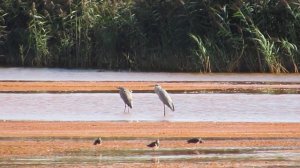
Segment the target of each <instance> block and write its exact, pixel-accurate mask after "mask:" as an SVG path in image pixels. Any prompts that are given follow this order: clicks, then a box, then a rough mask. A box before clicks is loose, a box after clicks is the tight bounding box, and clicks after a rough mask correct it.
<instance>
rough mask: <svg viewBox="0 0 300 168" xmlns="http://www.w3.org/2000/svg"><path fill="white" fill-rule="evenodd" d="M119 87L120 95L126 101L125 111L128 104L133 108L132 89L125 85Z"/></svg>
mask: <svg viewBox="0 0 300 168" xmlns="http://www.w3.org/2000/svg"><path fill="white" fill-rule="evenodd" d="M118 89H119V93H120V96H121V98H122V100H123V101H124V103H125V108H124V113H125V111H126V106H128V107H130V108H132V91H131V90H129V89H126V88H124V87H118ZM128 113H129V108H128Z"/></svg>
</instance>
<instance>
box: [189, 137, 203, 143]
mask: <svg viewBox="0 0 300 168" xmlns="http://www.w3.org/2000/svg"><path fill="white" fill-rule="evenodd" d="M187 143H195V144H196V143H198V144H199V143H203V140H202V139H201V138H192V139H189V140H187Z"/></svg>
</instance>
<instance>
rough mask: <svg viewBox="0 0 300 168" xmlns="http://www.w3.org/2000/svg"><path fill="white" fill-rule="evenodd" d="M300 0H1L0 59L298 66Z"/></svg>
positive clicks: (251, 68)
mask: <svg viewBox="0 0 300 168" xmlns="http://www.w3.org/2000/svg"><path fill="white" fill-rule="evenodd" d="M298 30H300V3H299V2H298V1H296V0H289V1H287V0H266V1H257V0H250V1H242V0H234V1H218V0H212V1H206V0H172V1H167V0H26V1H25V0H3V1H1V2H0V56H1V59H2V61H1V60H0V63H1V64H3V65H7V66H31V67H32V66H33V67H66V68H99V69H113V70H119V69H124V70H135V71H189V72H190V71H192V72H205V73H208V72H272V73H287V72H296V73H297V72H298V70H299V66H300V53H299V50H298V48H299V44H300V34H299V33H300V31H298Z"/></svg>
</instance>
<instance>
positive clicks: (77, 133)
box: [0, 121, 300, 138]
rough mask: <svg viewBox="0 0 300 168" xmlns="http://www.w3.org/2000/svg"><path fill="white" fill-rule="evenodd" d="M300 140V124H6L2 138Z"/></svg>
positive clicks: (0, 126)
mask: <svg viewBox="0 0 300 168" xmlns="http://www.w3.org/2000/svg"><path fill="white" fill-rule="evenodd" d="M98 136H101V137H111V138H118V137H127V138H130V137H146V138H147V137H151V138H152V137H153V138H158V137H165V138H168V137H194V136H200V137H211V138H217V137H219V138H222V137H227V138H300V123H244V122H50V121H2V122H0V137H98Z"/></svg>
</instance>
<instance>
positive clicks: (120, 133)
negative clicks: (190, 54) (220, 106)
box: [0, 121, 300, 167]
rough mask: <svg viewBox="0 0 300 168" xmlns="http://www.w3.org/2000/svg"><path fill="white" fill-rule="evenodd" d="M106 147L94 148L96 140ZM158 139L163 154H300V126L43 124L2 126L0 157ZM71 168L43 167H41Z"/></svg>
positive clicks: (121, 146)
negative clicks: (228, 151)
mask: <svg viewBox="0 0 300 168" xmlns="http://www.w3.org/2000/svg"><path fill="white" fill-rule="evenodd" d="M98 136H100V137H102V138H103V141H104V142H103V144H102V145H101V146H94V145H92V143H93V140H94V139H95V138H96V137H98ZM190 137H202V138H203V139H204V141H205V142H204V143H203V144H197V145H195V144H187V143H186V139H188V138H190ZM156 138H159V139H160V141H161V149H162V150H163V149H190V148H196V149H197V150H200V151H201V150H203V149H211V148H212V149H218V148H220V149H223V148H253V147H254V148H255V147H257V148H266V147H270V148H289V150H288V151H287V152H296V153H300V123H232V122H228V123H226V122H224V123H221V122H217V123H215V122H194V123H193V122H42V121H1V122H0V156H1V157H2V159H4V158H6V159H9V158H22V157H33V156H34V157H37V156H43V157H50V156H71V155H74V153H75V154H76V153H78V152H79V153H80V152H82V151H89V152H90V153H91V152H92V154H95V155H98V154H101V153H102V152H107V151H109V152H120V151H124V150H132V149H134V150H149V151H152V150H151V149H147V147H146V144H148V143H149V142H151V141H153V140H155V139H156ZM287 163H288V162H286V161H284V160H280V159H279V160H275V161H274V160H265V161H255V162H253V161H249V160H245V161H243V162H240V161H239V160H226V159H225V160H221V161H220V160H218V161H217V160H211V161H208V162H207V161H201V162H200V161H199V162H198V161H197V162H190V161H176V160H175V161H171V162H170V161H169V162H165V161H163V162H160V163H155V162H153V163H151V162H150V163H149V162H146V163H140V162H136V163H110V164H108V163H94V164H83V165H78V164H77V165H76V164H74V165H72V166H71V167H76V166H77V167H97V166H101V167H182V166H185V167H199V166H204V167H223V166H224V167H240V166H249V167H251V166H274V165H279V166H280V165H281V166H282V165H285V164H287ZM55 166H57V167H68V166H67V165H51V166H49V165H48V166H47V165H40V167H55Z"/></svg>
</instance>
